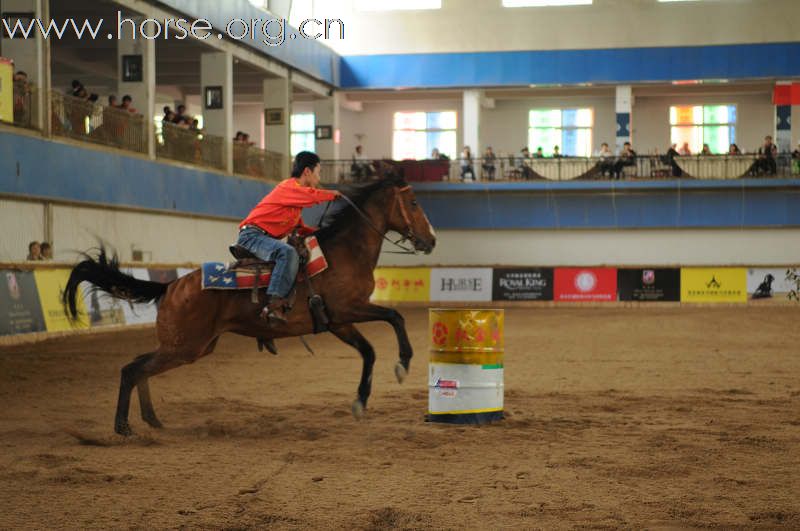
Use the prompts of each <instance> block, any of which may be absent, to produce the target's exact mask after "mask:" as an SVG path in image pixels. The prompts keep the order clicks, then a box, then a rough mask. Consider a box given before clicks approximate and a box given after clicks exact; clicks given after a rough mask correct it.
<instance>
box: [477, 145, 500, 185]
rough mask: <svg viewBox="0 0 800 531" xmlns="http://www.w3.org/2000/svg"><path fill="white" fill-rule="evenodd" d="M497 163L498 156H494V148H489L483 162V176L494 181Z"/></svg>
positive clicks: (485, 152)
mask: <svg viewBox="0 0 800 531" xmlns="http://www.w3.org/2000/svg"><path fill="white" fill-rule="evenodd" d="M496 162H497V156H496V155H495V154H494V151H492V146H489V147H487V148H486V151H484V152H483V161H482V162H481V170H483V175H484V176H485V177H486V178H487V179H488V180H490V181H494V174H495V171H496V168H495V163H496Z"/></svg>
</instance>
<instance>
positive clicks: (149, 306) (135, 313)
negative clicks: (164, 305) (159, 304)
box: [122, 268, 158, 325]
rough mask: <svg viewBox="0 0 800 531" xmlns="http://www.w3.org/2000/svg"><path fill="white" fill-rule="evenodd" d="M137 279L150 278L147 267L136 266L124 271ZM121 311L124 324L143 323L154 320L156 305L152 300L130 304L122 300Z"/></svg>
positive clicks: (153, 321)
mask: <svg viewBox="0 0 800 531" xmlns="http://www.w3.org/2000/svg"><path fill="white" fill-rule="evenodd" d="M124 272H125V273H127V274H129V275H132V276H133V277H134V278H138V279H139V280H150V273H149V271H148V270H147V269H144V268H136V269H129V270H127V271H124ZM122 311H123V312H124V314H125V324H129V325H132V324H145V323H155V322H156V313H157V312H158V310H157V309H156V305H155V304H154V303H152V302H148V303H143V304H142V303H137V304H130V303H129V302H127V301H122Z"/></svg>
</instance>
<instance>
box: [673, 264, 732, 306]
mask: <svg viewBox="0 0 800 531" xmlns="http://www.w3.org/2000/svg"><path fill="white" fill-rule="evenodd" d="M681 302H747V270H746V269H745V268H743V267H686V268H683V269H681Z"/></svg>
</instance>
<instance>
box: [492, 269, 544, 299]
mask: <svg viewBox="0 0 800 531" xmlns="http://www.w3.org/2000/svg"><path fill="white" fill-rule="evenodd" d="M492 277H493V278H492V300H495V301H551V300H553V270H552V269H548V268H527V269H522V268H520V269H495V270H494V272H493V274H492Z"/></svg>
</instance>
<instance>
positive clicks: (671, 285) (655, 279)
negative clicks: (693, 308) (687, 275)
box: [617, 269, 681, 301]
mask: <svg viewBox="0 0 800 531" xmlns="http://www.w3.org/2000/svg"><path fill="white" fill-rule="evenodd" d="M617 291H619V300H621V301H679V300H681V270H680V269H619V270H618V271H617Z"/></svg>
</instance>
